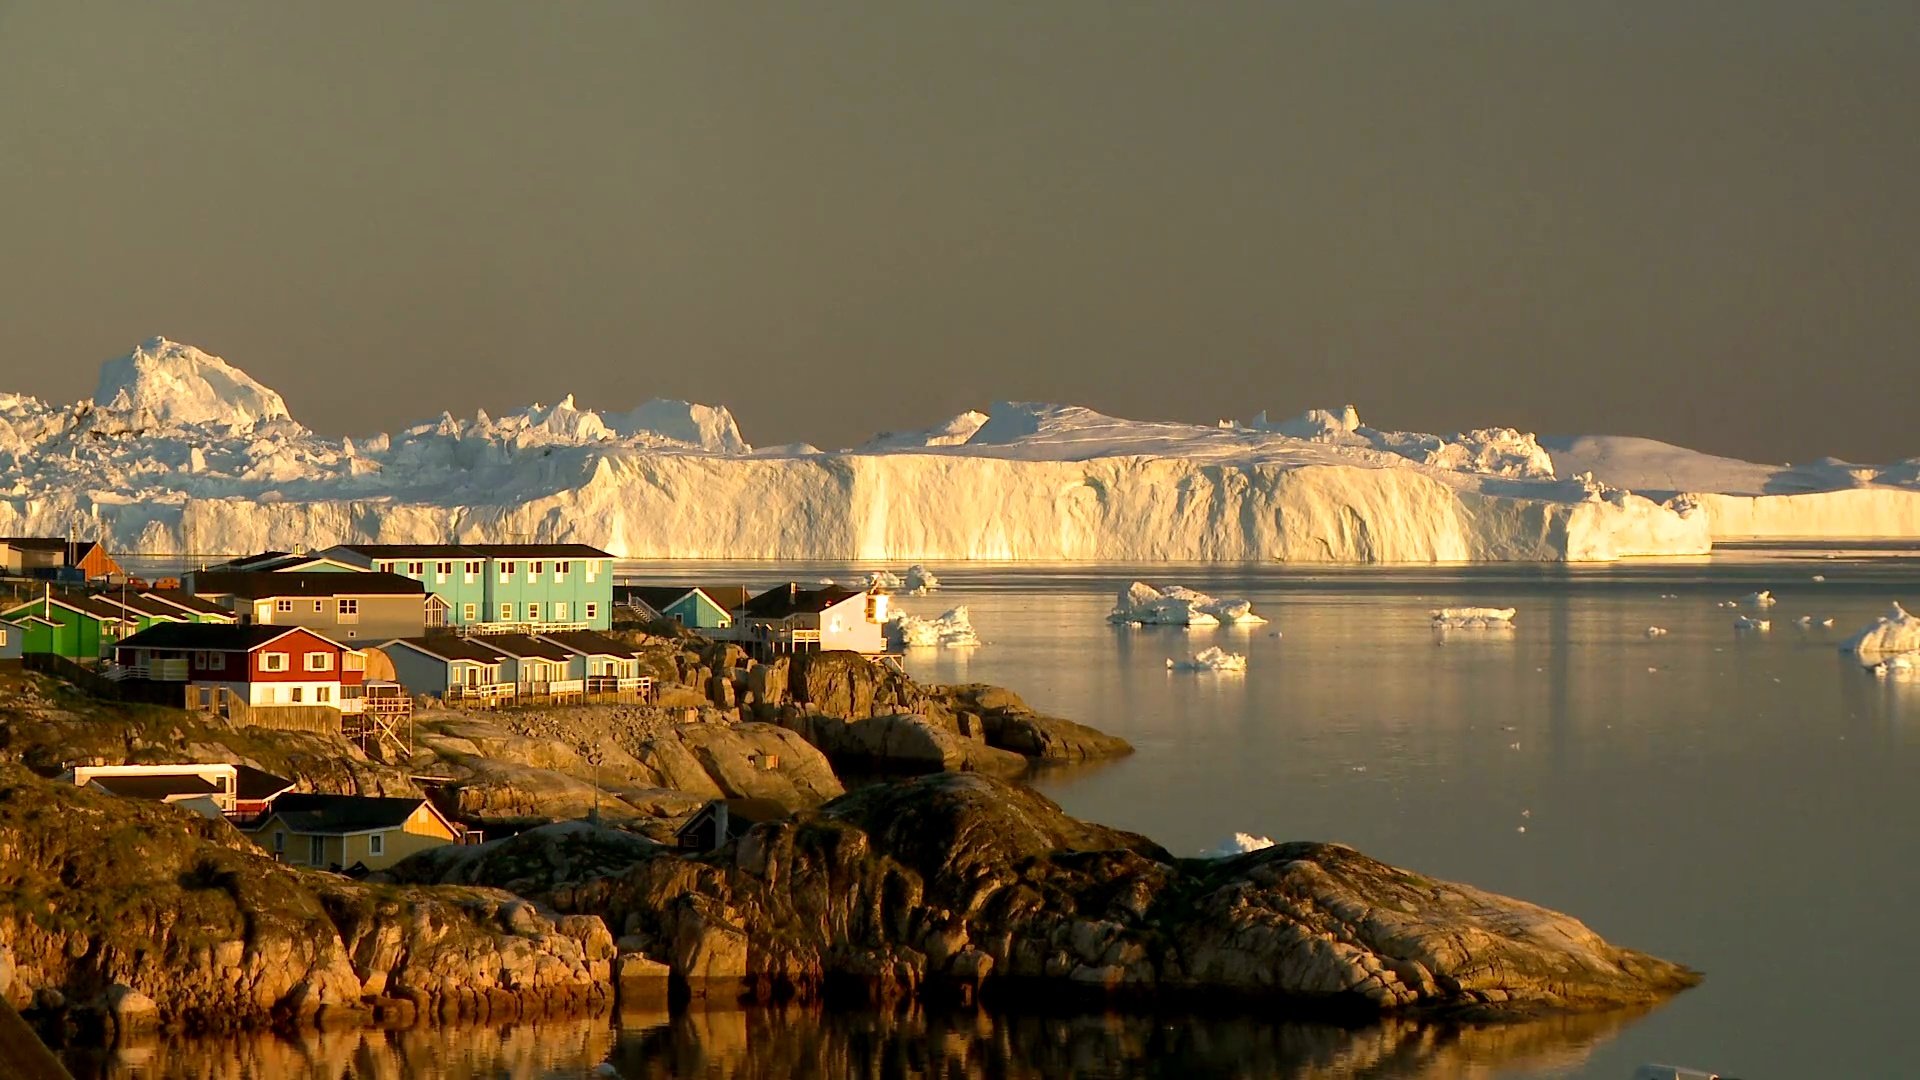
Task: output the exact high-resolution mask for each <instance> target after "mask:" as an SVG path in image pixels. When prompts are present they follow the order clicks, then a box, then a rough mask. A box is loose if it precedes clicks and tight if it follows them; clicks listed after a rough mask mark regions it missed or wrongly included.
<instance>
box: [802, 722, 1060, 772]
mask: <svg viewBox="0 0 1920 1080" xmlns="http://www.w3.org/2000/svg"><path fill="white" fill-rule="evenodd" d="M804 722H805V724H806V728H805V730H806V734H807V740H808V741H809V742H811V743H813V744H814V745H815V746H818V747H820V748H822V749H823V750H825V751H826V752H827V753H828V754H830V755H832V756H833V757H835V758H842V759H850V760H852V761H856V762H859V763H861V764H863V765H867V766H872V767H878V768H881V769H890V770H898V771H901V772H991V773H995V774H998V775H1002V776H1014V775H1018V774H1019V773H1021V772H1024V771H1025V770H1026V767H1027V759H1026V758H1024V757H1022V756H1020V755H1019V754H1016V753H1013V752H1011V751H1007V750H999V749H995V748H994V747H991V746H988V745H987V744H986V743H985V742H984V741H982V740H980V739H977V738H975V739H969V738H967V737H966V736H964V735H962V734H961V733H960V732H959V731H958V730H956V728H955V727H953V726H948V725H944V724H941V723H938V722H936V721H934V720H930V719H928V718H927V717H924V716H914V715H911V714H907V713H896V714H890V715H886V716H869V717H867V718H865V719H861V720H836V719H834V718H833V717H828V716H810V717H806V718H804Z"/></svg>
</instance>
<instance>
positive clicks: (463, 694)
mask: <svg viewBox="0 0 1920 1080" xmlns="http://www.w3.org/2000/svg"><path fill="white" fill-rule="evenodd" d="M518 692H519V687H517V686H515V685H513V684H512V683H461V684H459V685H456V686H449V687H447V692H446V694H445V695H444V697H445V698H446V700H448V701H466V702H474V703H477V704H480V705H498V704H500V703H501V702H503V701H512V700H513V698H514V696H515V695H516V694H517V693H518Z"/></svg>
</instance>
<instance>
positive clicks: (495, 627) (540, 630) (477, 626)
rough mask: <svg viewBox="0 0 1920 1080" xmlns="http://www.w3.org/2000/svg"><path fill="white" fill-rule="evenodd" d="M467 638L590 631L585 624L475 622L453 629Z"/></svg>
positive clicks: (588, 624) (589, 625)
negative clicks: (491, 635) (489, 635)
mask: <svg viewBox="0 0 1920 1080" xmlns="http://www.w3.org/2000/svg"><path fill="white" fill-rule="evenodd" d="M454 629H455V630H457V631H459V632H460V633H461V634H463V635H465V636H467V637H484V636H486V635H488V634H556V633H560V632H562V631H566V630H591V629H593V624H591V623H587V622H476V623H466V624H465V625H462V626H457V627H455V628H454Z"/></svg>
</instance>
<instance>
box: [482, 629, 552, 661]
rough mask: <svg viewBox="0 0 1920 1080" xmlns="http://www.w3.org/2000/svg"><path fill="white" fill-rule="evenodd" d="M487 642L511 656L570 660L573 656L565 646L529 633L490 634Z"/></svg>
mask: <svg viewBox="0 0 1920 1080" xmlns="http://www.w3.org/2000/svg"><path fill="white" fill-rule="evenodd" d="M487 644H488V645H491V646H493V647H494V648H496V649H499V650H501V651H502V652H505V653H507V654H509V655H511V656H523V657H524V656H531V657H538V658H539V659H541V660H569V659H572V657H573V654H572V653H570V652H568V651H567V650H566V649H565V648H564V647H563V646H560V645H555V644H554V643H553V642H551V641H541V640H540V639H539V638H536V637H532V636H530V635H527V634H488V635H487Z"/></svg>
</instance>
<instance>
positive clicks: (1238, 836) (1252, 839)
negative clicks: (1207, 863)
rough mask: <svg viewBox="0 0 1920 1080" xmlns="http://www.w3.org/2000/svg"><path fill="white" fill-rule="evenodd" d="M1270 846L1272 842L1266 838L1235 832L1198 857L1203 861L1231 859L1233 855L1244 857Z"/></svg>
mask: <svg viewBox="0 0 1920 1080" xmlns="http://www.w3.org/2000/svg"><path fill="white" fill-rule="evenodd" d="M1272 846H1273V841H1272V840H1271V839H1269V838H1268V837H1265V836H1255V835H1253V834H1252V833H1243V832H1237V833H1234V834H1233V835H1232V836H1229V837H1227V838H1226V839H1225V840H1222V841H1220V843H1219V844H1218V845H1217V846H1215V847H1213V848H1211V849H1209V850H1207V851H1203V852H1201V853H1200V857H1201V858H1203V859H1231V858H1233V857H1234V856H1235V855H1245V854H1246V853H1247V852H1249V851H1265V850H1266V849H1268V848H1270V847H1272Z"/></svg>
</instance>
